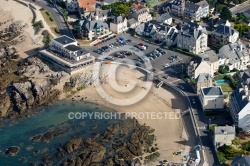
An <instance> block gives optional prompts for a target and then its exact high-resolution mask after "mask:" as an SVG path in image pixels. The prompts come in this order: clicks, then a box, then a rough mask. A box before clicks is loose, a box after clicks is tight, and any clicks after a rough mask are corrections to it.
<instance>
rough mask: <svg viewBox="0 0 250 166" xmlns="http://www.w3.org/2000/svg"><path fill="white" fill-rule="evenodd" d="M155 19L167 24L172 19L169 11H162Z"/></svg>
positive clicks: (169, 23)
mask: <svg viewBox="0 0 250 166" xmlns="http://www.w3.org/2000/svg"><path fill="white" fill-rule="evenodd" d="M155 20H156V21H157V22H159V23H163V24H167V25H171V24H172V21H173V19H172V17H171V16H170V14H169V13H164V14H162V15H161V16H159V17H157V18H156V19H155Z"/></svg>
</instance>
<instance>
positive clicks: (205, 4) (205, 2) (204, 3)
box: [196, 0, 209, 7]
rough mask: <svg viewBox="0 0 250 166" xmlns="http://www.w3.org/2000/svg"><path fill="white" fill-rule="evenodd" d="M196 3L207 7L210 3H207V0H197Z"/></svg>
mask: <svg viewBox="0 0 250 166" xmlns="http://www.w3.org/2000/svg"><path fill="white" fill-rule="evenodd" d="M196 4H197V5H199V6H201V7H207V6H209V4H208V3H207V1H206V0H203V1H200V2H197V3H196Z"/></svg>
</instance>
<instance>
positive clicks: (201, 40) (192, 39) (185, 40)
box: [177, 22, 208, 54]
mask: <svg viewBox="0 0 250 166" xmlns="http://www.w3.org/2000/svg"><path fill="white" fill-rule="evenodd" d="M207 38H208V35H207V31H206V28H203V27H201V26H200V25H199V24H197V23H194V22H189V23H187V24H185V25H183V26H182V27H181V30H180V31H179V34H178V36H177V47H178V48H181V49H184V50H188V51H189V52H192V53H194V54H199V53H201V52H204V51H206V50H207Z"/></svg>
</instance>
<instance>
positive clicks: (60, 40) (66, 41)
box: [52, 35, 76, 45]
mask: <svg viewBox="0 0 250 166" xmlns="http://www.w3.org/2000/svg"><path fill="white" fill-rule="evenodd" d="M52 40H55V41H56V42H58V43H61V44H63V45H65V44H70V43H74V42H76V41H75V40H74V39H72V38H70V37H68V36H66V35H63V36H60V37H57V38H54V39H52Z"/></svg>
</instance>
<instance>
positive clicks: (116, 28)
mask: <svg viewBox="0 0 250 166" xmlns="http://www.w3.org/2000/svg"><path fill="white" fill-rule="evenodd" d="M127 30H128V21H127V19H126V18H125V17H122V16H118V17H115V18H114V20H113V21H112V22H111V23H110V31H112V32H114V33H116V34H119V33H122V32H125V31H127Z"/></svg>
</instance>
